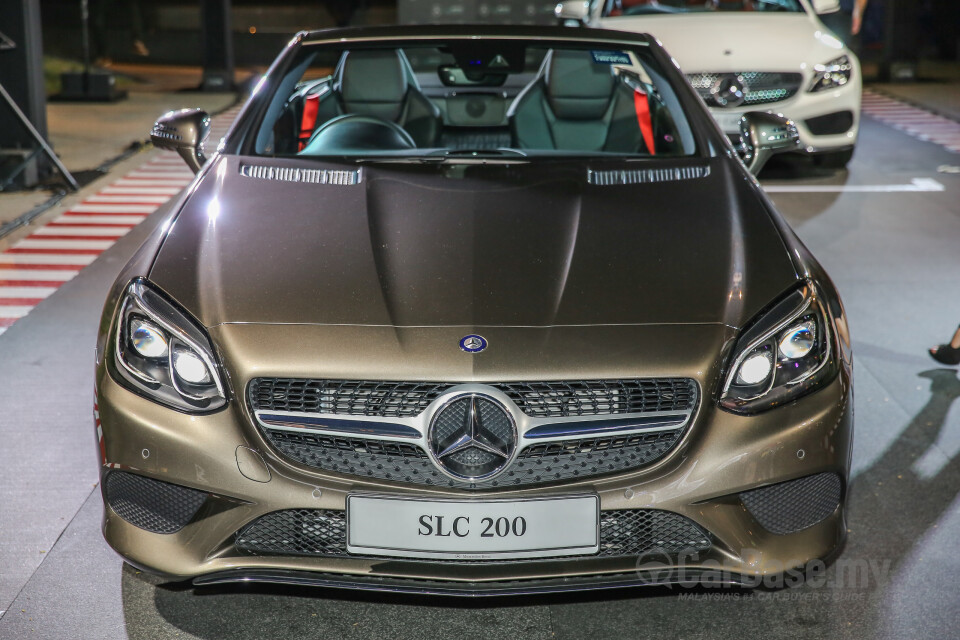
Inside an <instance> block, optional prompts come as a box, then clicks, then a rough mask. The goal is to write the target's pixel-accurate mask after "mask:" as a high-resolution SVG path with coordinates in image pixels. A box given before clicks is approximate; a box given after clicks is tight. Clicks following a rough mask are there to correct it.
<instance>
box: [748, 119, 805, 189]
mask: <svg viewBox="0 0 960 640" xmlns="http://www.w3.org/2000/svg"><path fill="white" fill-rule="evenodd" d="M799 144H800V133H799V132H798V131H797V125H795V124H794V123H793V121H792V120H788V119H786V118H784V117H783V116H781V115H777V114H773V113H765V112H763V111H748V112H747V113H745V114H743V116H742V117H741V118H740V152H741V154H742V156H743V162H744V164H746V165H747V168H748V169H750V173H752V174H753V175H757V174H758V173H760V170H761V169H763V165H765V164H766V163H767V160H769V159H770V158H771V157H772V156H774V155H775V154H778V153H784V152H785V151H795V150H796V149H797V146H798V145H799Z"/></svg>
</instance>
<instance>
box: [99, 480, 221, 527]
mask: <svg viewBox="0 0 960 640" xmlns="http://www.w3.org/2000/svg"><path fill="white" fill-rule="evenodd" d="M105 495H106V499H107V503H108V504H109V505H110V508H111V509H113V511H114V512H115V513H116V514H117V515H118V516H120V517H121V518H123V519H124V520H126V521H127V522H129V523H130V524H132V525H134V526H136V527H140V528H141V529H146V530H147V531H152V532H153V533H176V532H177V531H180V529H183V527H184V526H186V524H187V523H188V522H190V521H191V520H192V519H193V517H194V516H195V515H196V514H197V511H199V509H200V506H201V505H203V502H204V501H205V500H206V499H207V494H206V493H204V492H203V491H197V490H196V489H188V488H187V487H181V486H179V485H175V484H170V483H169V482H161V481H160V480H153V479H152V478H145V477H144V476H138V475H134V474H132V473H124V472H122V471H113V472H111V473H110V475H109V476H107V481H106V492H105Z"/></svg>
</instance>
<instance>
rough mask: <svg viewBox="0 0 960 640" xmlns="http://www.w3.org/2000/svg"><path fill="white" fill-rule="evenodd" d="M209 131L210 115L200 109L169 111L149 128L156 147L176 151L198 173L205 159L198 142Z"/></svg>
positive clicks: (201, 140)
mask: <svg viewBox="0 0 960 640" xmlns="http://www.w3.org/2000/svg"><path fill="white" fill-rule="evenodd" d="M208 133H210V116H209V115H207V112H206V111H202V110H200V109H180V110H179V111H169V112H167V113H165V114H163V115H162V116H160V119H159V120H157V121H156V122H155V123H154V125H153V129H151V130H150V141H151V142H153V146H155V147H157V148H158V149H167V150H168V151H176V152H177V153H178V154H180V157H181V158H183V161H184V162H186V163H187V166H189V167H190V168H191V169H192V170H193V172H194V173H199V171H200V169H201V168H202V167H203V165H204V163H206V161H207V159H206V158H205V157H204V155H203V152H202V151H201V150H200V144H201V143H202V142H203V141H204V139H205V138H206V137H207V134H208Z"/></svg>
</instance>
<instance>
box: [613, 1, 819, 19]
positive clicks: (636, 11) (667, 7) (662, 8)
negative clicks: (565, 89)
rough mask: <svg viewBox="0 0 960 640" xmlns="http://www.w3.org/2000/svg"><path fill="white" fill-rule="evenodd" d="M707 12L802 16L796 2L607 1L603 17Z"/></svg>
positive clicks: (801, 6) (799, 5)
mask: <svg viewBox="0 0 960 640" xmlns="http://www.w3.org/2000/svg"><path fill="white" fill-rule="evenodd" d="M710 11H750V12H754V11H760V12H762V11H768V12H769V11H781V12H782V11H788V12H792V13H803V5H801V4H800V2H799V0H606V2H605V4H604V9H603V15H604V16H640V15H650V14H658V13H706V12H710Z"/></svg>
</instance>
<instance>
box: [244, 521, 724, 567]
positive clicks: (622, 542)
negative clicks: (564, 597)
mask: <svg viewBox="0 0 960 640" xmlns="http://www.w3.org/2000/svg"><path fill="white" fill-rule="evenodd" d="M346 540H347V522H346V512H345V511H335V510H329V509H289V510H286V511H274V512H273V513H268V514H267V515H265V516H261V517H260V518H258V519H256V520H254V521H253V522H252V523H250V524H249V525H247V526H246V527H244V528H243V529H241V530H240V531H238V532H237V534H236V536H235V540H234V543H235V545H236V547H237V549H238V550H239V551H240V552H241V553H243V554H246V555H292V556H327V557H366V556H353V555H351V554H348V553H347V544H346ZM710 545H711V543H710V536H709V534H708V533H707V532H706V531H705V530H704V529H702V528H701V527H700V526H699V525H697V524H696V523H695V522H693V521H692V520H690V519H688V518H686V517H684V516H682V515H680V514H677V513H672V512H669V511H659V510H655V509H635V510H618V511H602V512H600V552H599V553H598V554H597V555H598V556H599V557H624V556H638V555H640V554H643V553H648V552H651V551H661V552H664V553H669V554H673V553H680V552H688V551H706V550H707V549H709V548H710ZM569 557H577V556H569ZM536 560H543V558H537V559H536ZM530 561H531V560H523V559H521V560H500V561H498V562H530ZM417 562H469V561H464V560H419V559H418V560H417ZM485 562H490V561H489V560H486V561H485Z"/></svg>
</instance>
